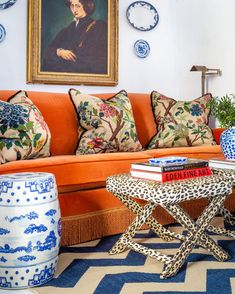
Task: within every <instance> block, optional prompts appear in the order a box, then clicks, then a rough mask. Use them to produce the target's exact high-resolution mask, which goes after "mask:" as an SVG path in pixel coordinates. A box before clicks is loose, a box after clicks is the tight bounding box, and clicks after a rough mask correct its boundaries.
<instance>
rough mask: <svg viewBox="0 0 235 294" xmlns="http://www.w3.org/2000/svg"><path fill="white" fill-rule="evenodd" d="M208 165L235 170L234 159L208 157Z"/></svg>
mask: <svg viewBox="0 0 235 294" xmlns="http://www.w3.org/2000/svg"><path fill="white" fill-rule="evenodd" d="M209 166H210V167H211V168H222V169H232V170H235V161H234V160H228V159H226V158H224V157H217V158H211V159H209Z"/></svg>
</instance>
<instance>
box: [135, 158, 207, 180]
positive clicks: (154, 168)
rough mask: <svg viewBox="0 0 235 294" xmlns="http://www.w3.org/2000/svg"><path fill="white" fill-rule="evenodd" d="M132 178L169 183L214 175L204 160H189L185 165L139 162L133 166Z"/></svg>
mask: <svg viewBox="0 0 235 294" xmlns="http://www.w3.org/2000/svg"><path fill="white" fill-rule="evenodd" d="M130 174H131V176H132V177H136V178H142V179H147V180H154V181H157V182H169V181H176V180H184V179H190V178H196V177H204V176H210V175H212V171H211V168H210V167H209V162H208V161H207V160H202V159H192V158H188V159H187V161H186V162H184V163H176V164H175V163H168V164H166V165H162V164H152V163H148V162H138V163H132V164H131V170H130Z"/></svg>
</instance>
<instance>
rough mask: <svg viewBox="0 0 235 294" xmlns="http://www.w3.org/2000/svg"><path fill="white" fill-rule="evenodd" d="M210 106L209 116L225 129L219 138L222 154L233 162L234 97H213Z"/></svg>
mask: <svg viewBox="0 0 235 294" xmlns="http://www.w3.org/2000/svg"><path fill="white" fill-rule="evenodd" d="M210 106H211V115H212V116H214V117H215V118H216V119H217V120H218V122H219V124H220V127H222V128H225V129H226V130H224V131H223V133H222V134H221V137H220V144H221V148H222V151H223V154H224V156H225V157H226V158H227V159H229V160H235V95H233V94H230V95H228V94H226V95H225V96H222V97H220V98H219V97H213V98H212V100H211V101H210Z"/></svg>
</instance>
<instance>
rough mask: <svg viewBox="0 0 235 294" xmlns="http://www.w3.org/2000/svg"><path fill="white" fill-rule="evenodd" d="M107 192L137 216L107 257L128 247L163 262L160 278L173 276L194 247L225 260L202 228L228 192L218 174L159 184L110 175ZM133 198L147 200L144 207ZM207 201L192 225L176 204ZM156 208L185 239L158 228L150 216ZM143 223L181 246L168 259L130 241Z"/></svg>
mask: <svg viewBox="0 0 235 294" xmlns="http://www.w3.org/2000/svg"><path fill="white" fill-rule="evenodd" d="M106 188H107V190H108V191H109V192H111V193H113V194H114V195H115V196H116V197H118V198H119V199H120V200H121V201H122V202H123V203H124V204H125V205H126V206H127V207H128V208H129V209H130V210H132V211H133V212H134V213H136V214H137V216H136V218H135V220H134V221H133V222H132V224H131V225H130V226H129V227H128V228H127V230H126V231H125V233H124V234H123V235H122V236H121V237H120V239H119V240H118V241H117V242H116V244H114V246H113V248H112V249H111V250H110V254H116V253H120V252H122V251H124V250H125V249H126V248H130V249H132V250H135V251H137V252H140V253H142V254H145V255H148V256H151V257H153V258H156V259H157V260H158V261H162V262H164V263H165V268H164V270H163V272H162V275H161V277H162V278H168V277H171V276H174V275H175V274H176V273H177V272H178V271H179V269H180V267H181V266H182V264H183V263H184V261H185V259H186V258H187V257H188V255H189V254H190V252H191V250H192V249H193V248H194V246H195V245H200V246H202V247H204V248H206V249H207V250H208V251H209V252H211V253H212V254H213V256H214V257H215V258H216V259H217V260H220V261H225V260H227V259H228V258H229V255H228V254H227V252H225V251H224V250H223V249H222V248H221V247H220V246H218V245H217V244H216V243H215V242H214V241H213V240H212V239H211V238H210V236H209V235H207V233H206V229H207V227H208V226H209V223H210V221H211V220H212V218H213V217H214V216H215V215H216V214H217V213H218V211H219V210H220V208H221V207H223V203H224V200H225V198H226V196H227V195H228V194H230V193H231V191H232V183H231V181H229V180H228V179H226V178H224V177H223V176H219V175H212V176H209V177H200V178H195V179H189V180H183V181H173V182H167V183H159V182H154V181H149V180H143V179H137V178H133V177H131V176H130V175H129V174H120V175H114V176H110V177H108V178H107V186H106ZM133 197H135V198H138V199H143V200H146V201H147V204H145V206H144V207H142V206H140V205H139V204H137V203H136V202H135V200H134V199H133ZM199 198H208V199H210V201H209V205H208V206H207V207H206V209H205V210H204V212H203V213H202V214H201V216H200V217H199V218H198V220H197V221H196V222H194V221H193V220H192V219H191V218H190V216H189V215H188V214H187V213H186V212H185V211H183V210H182V208H180V206H179V205H178V203H180V202H182V201H185V200H192V199H199ZM157 205H161V206H162V207H163V208H165V209H166V210H167V211H168V212H169V213H170V214H171V215H172V216H173V217H174V218H175V219H176V221H178V222H179V223H180V224H181V225H183V226H184V227H185V228H186V230H187V231H188V233H187V235H186V236H183V235H179V234H175V233H173V232H170V231H168V230H167V229H166V228H164V227H163V226H161V225H160V224H159V223H158V222H157V221H156V220H155V219H154V218H153V217H152V216H151V214H152V212H153V210H154V209H155V207H156V206H157ZM143 224H148V225H149V227H150V228H151V229H153V230H154V231H155V232H156V233H157V234H159V236H160V237H162V238H164V239H165V240H168V238H169V240H170V239H171V238H172V237H173V238H177V239H180V240H182V245H181V247H180V249H179V250H178V251H177V253H176V254H175V256H173V257H169V256H167V255H164V254H162V253H159V252H157V251H156V250H152V249H149V248H147V247H144V246H143V245H139V244H137V243H135V242H133V241H132V237H133V236H134V234H135V233H136V231H137V230H138V229H140V228H141V226H142V225H143Z"/></svg>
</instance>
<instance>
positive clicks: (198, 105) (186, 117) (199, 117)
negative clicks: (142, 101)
mask: <svg viewBox="0 0 235 294" xmlns="http://www.w3.org/2000/svg"><path fill="white" fill-rule="evenodd" d="M211 99H212V96H211V94H206V95H204V96H202V97H199V98H197V99H195V100H193V101H176V100H174V99H172V98H169V97H166V96H164V95H162V94H160V93H158V92H156V91H153V92H152V93H151V103H152V108H153V112H154V116H155V121H156V124H157V134H156V135H155V136H154V137H153V138H152V139H151V141H150V143H149V145H148V149H154V148H158V147H184V146H200V145H215V144H216V142H215V140H214V137H213V134H212V131H211V129H210V128H209V126H208V118H209V114H210V107H209V105H208V102H209V101H210V100H211Z"/></svg>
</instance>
